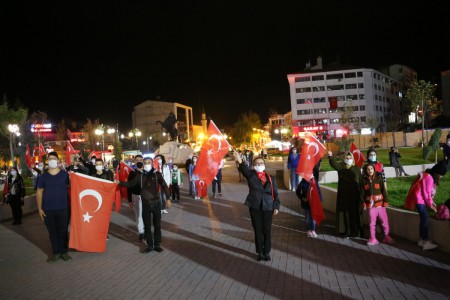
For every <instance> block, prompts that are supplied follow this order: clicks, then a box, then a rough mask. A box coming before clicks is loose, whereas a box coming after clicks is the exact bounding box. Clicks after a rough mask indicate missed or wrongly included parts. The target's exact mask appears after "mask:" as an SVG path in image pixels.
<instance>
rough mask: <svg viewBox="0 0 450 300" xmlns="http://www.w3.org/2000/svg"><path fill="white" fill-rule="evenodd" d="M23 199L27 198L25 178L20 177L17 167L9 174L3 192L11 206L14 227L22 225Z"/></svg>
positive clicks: (4, 197) (12, 168)
mask: <svg viewBox="0 0 450 300" xmlns="http://www.w3.org/2000/svg"><path fill="white" fill-rule="evenodd" d="M23 197H25V187H24V184H23V178H22V176H20V174H19V172H18V171H17V168H16V167H11V169H10V170H9V172H8V178H7V183H5V188H4V190H3V199H4V201H5V200H6V202H7V203H8V204H9V205H10V206H11V211H12V215H13V218H14V222H13V223H12V224H13V225H20V224H22V204H23Z"/></svg>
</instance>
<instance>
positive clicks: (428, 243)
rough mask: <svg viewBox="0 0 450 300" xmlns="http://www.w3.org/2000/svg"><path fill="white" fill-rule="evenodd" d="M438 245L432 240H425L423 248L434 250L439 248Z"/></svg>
mask: <svg viewBox="0 0 450 300" xmlns="http://www.w3.org/2000/svg"><path fill="white" fill-rule="evenodd" d="M437 246H438V245H436V244H435V243H433V242H432V241H425V242H424V243H423V250H433V249H435V248H437Z"/></svg>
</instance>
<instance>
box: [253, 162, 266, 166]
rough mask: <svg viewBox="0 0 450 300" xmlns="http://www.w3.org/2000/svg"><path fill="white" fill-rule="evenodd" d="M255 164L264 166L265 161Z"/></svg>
mask: <svg viewBox="0 0 450 300" xmlns="http://www.w3.org/2000/svg"><path fill="white" fill-rule="evenodd" d="M254 165H255V166H264V163H263V162H257V163H255V164H254Z"/></svg>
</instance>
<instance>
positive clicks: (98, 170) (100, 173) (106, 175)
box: [91, 158, 114, 181]
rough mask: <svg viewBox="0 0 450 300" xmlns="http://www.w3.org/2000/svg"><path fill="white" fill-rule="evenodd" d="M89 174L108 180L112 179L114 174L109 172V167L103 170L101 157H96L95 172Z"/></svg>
mask: <svg viewBox="0 0 450 300" xmlns="http://www.w3.org/2000/svg"><path fill="white" fill-rule="evenodd" d="M91 176H92V177H96V178H100V179H105V180H109V181H114V174H113V173H112V172H111V170H110V169H107V170H105V166H104V165H103V160H102V159H101V158H97V159H96V160H95V173H94V174H91Z"/></svg>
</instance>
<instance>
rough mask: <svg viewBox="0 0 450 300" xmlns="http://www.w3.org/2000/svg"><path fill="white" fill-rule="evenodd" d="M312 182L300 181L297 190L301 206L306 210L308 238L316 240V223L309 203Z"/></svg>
mask: <svg viewBox="0 0 450 300" xmlns="http://www.w3.org/2000/svg"><path fill="white" fill-rule="evenodd" d="M309 186H310V182H308V181H306V180H305V179H304V178H302V180H301V181H300V183H299V184H298V186H297V189H296V190H295V193H296V194H297V197H298V198H299V199H300V205H301V207H302V208H303V209H304V210H305V225H306V229H307V231H306V236H307V237H312V238H316V237H317V233H316V222H315V221H314V219H313V217H312V214H311V207H310V206H309V202H308V197H307V195H308V190H309Z"/></svg>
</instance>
